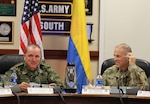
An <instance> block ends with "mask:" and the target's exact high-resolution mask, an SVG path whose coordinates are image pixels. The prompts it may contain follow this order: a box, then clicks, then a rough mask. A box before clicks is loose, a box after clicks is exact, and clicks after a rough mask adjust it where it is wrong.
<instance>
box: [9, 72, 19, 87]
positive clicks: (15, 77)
mask: <svg viewBox="0 0 150 104" xmlns="http://www.w3.org/2000/svg"><path fill="white" fill-rule="evenodd" d="M10 82H11V83H12V85H16V84H17V74H16V71H15V70H14V71H13V72H12V74H11V75H10Z"/></svg>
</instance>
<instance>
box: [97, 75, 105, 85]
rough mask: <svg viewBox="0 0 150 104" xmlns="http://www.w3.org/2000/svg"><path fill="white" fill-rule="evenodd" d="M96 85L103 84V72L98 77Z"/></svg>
mask: <svg viewBox="0 0 150 104" xmlns="http://www.w3.org/2000/svg"><path fill="white" fill-rule="evenodd" d="M96 86H103V77H102V75H101V74H98V75H97V77H96Z"/></svg>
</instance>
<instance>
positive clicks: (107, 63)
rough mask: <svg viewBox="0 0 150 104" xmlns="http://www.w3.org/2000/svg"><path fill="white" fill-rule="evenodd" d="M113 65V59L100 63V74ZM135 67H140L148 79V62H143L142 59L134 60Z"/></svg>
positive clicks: (149, 75) (149, 71)
mask: <svg viewBox="0 0 150 104" xmlns="http://www.w3.org/2000/svg"><path fill="white" fill-rule="evenodd" d="M114 64H115V62H114V59H113V58H110V59H107V60H105V61H104V62H103V63H102V66H101V74H103V73H104V71H105V70H106V69H107V68H108V67H110V66H112V65H114ZM136 65H137V66H139V67H141V68H142V69H143V70H144V71H145V73H146V75H147V77H148V78H150V62H149V61H147V60H143V59H136Z"/></svg>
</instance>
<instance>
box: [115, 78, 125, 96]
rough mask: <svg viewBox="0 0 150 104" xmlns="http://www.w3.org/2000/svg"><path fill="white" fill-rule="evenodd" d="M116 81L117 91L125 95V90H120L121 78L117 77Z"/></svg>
mask: <svg viewBox="0 0 150 104" xmlns="http://www.w3.org/2000/svg"><path fill="white" fill-rule="evenodd" d="M116 80H117V83H118V85H117V89H118V90H119V94H120V91H121V93H122V94H123V95H124V92H123V89H122V88H120V78H119V77H116Z"/></svg>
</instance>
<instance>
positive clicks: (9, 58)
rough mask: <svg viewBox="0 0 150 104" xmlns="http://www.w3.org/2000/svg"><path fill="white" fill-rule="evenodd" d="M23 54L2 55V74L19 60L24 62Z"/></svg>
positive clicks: (0, 60)
mask: <svg viewBox="0 0 150 104" xmlns="http://www.w3.org/2000/svg"><path fill="white" fill-rule="evenodd" d="M23 61H24V59H23V55H19V54H6V55H1V56H0V74H5V72H6V71H8V70H9V69H10V68H11V67H12V66H14V65H15V64H17V63H19V62H23Z"/></svg>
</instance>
